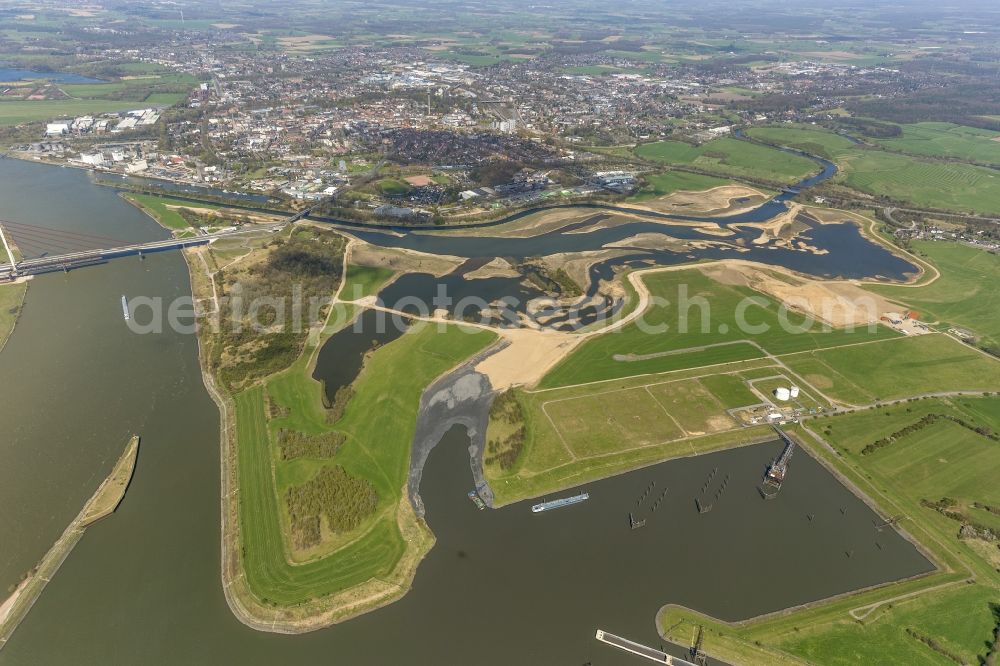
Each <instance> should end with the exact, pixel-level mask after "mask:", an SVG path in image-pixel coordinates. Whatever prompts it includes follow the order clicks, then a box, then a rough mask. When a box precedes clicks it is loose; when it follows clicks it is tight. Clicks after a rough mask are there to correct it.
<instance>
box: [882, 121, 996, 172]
mask: <svg viewBox="0 0 1000 666" xmlns="http://www.w3.org/2000/svg"><path fill="white" fill-rule="evenodd" d="M901 127H902V130H903V136H901V137H897V138H891V139H878V140H877V141H878V143H879V144H880V145H883V146H885V147H886V148H887V149H889V150H898V151H900V152H904V153H912V154H914V155H927V156H929V157H951V158H956V159H962V160H969V161H971V162H982V163H984V164H997V165H1000V141H998V140H997V139H998V138H1000V132H991V131H989V130H984V129H978V128H976V127H965V126H962V125H955V124H952V123H915V124H913V125H901Z"/></svg>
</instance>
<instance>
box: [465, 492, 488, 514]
mask: <svg viewBox="0 0 1000 666" xmlns="http://www.w3.org/2000/svg"><path fill="white" fill-rule="evenodd" d="M469 499H470V500H472V503H473V504H475V505H476V508H477V509H479V510H480V511H482V510H483V509H485V508H486V502H484V501H483V500H482V499H481V498H480V497H479V493H477V492H476V491H475V490H470V491H469Z"/></svg>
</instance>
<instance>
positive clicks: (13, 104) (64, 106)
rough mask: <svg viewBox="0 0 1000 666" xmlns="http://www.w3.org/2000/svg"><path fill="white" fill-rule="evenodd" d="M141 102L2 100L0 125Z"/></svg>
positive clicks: (136, 106) (125, 108)
mask: <svg viewBox="0 0 1000 666" xmlns="http://www.w3.org/2000/svg"><path fill="white" fill-rule="evenodd" d="M144 106H145V105H144V104H142V103H139V102H130V101H121V100H109V99H56V100H39V101H31V102H27V101H22V100H17V101H0V127H9V126H12V125H20V124H22V123H30V122H40V121H47V120H54V119H56V118H72V117H74V116H86V115H93V114H101V113H112V112H116V111H129V110H132V109H141V108H143V107H144Z"/></svg>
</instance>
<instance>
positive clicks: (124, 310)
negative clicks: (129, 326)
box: [122, 294, 132, 321]
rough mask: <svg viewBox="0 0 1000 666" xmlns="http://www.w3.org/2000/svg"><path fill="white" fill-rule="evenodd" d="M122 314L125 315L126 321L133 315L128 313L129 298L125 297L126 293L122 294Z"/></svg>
mask: <svg viewBox="0 0 1000 666" xmlns="http://www.w3.org/2000/svg"><path fill="white" fill-rule="evenodd" d="M122 316H124V317H125V321H128V320H129V319H131V318H132V316H131V315H129V313H128V299H127V298H125V295H124V294H123V295H122Z"/></svg>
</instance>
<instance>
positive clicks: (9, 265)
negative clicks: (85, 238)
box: [0, 208, 311, 281]
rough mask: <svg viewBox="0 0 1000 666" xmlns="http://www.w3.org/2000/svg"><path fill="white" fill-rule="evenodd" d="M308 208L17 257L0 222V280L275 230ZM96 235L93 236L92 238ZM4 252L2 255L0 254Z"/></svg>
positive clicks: (300, 217) (299, 216) (300, 215)
mask: <svg viewBox="0 0 1000 666" xmlns="http://www.w3.org/2000/svg"><path fill="white" fill-rule="evenodd" d="M310 211H311V208H305V209H303V210H301V211H299V212H298V213H296V214H294V215H292V216H291V217H289V218H287V219H285V220H282V221H281V222H277V223H274V224H255V225H244V226H243V227H240V228H238V229H231V230H229V231H220V232H218V233H214V234H201V235H197V236H188V237H184V238H166V239H163V240H156V241H149V242H146V243H130V244H122V245H115V244H114V243H113V242H111V241H110V239H108V242H107V246H105V247H97V248H93V249H85V250H74V251H67V252H63V253H59V254H46V255H44V256H41V257H35V258H31V259H21V260H17V259H16V257H15V256H14V253H13V252H12V251H11V250H10V246H9V244H8V242H9V233H8V232H5V231H4V230H3V222H0V238H2V240H3V250H4V251H3V253H2V254H0V259H2V258H6V259H7V262H5V263H0V281H4V280H14V279H17V278H20V277H25V276H28V275H39V274H42V273H52V272H56V271H69V270H72V269H74V268H82V267H84V266H93V265H96V264H103V263H105V262H107V261H108V260H109V259H116V258H118V257H127V256H132V255H143V254H149V253H153V252H165V251H169V250H182V249H184V248H186V247H195V246H198V245H207V244H208V243H212V242H214V241H216V240H219V239H221V238H231V237H233V236H240V235H245V234H250V233H256V232H261V231H265V232H275V231H278V230H279V229H283V228H284V227H286V226H287V225H289V224H291V223H293V222H296V221H298V220H301V219H302V218H304V217H305V216H307V215H308V214H309V212H310ZM95 238H97V237H95ZM4 254H5V255H6V257H4V256H3V255H4Z"/></svg>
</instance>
